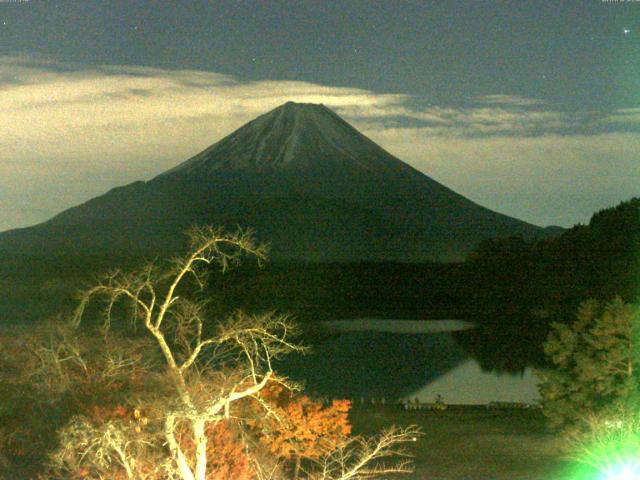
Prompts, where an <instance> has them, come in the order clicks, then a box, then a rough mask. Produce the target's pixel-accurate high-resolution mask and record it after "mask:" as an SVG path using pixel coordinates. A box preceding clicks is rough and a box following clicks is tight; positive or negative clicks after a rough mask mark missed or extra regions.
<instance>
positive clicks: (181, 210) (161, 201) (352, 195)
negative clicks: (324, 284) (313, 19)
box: [0, 102, 545, 261]
mask: <svg viewBox="0 0 640 480" xmlns="http://www.w3.org/2000/svg"><path fill="white" fill-rule="evenodd" d="M202 223H209V224H214V225H225V226H228V227H234V226H236V225H240V226H243V227H253V228H255V229H256V231H257V233H258V236H259V237H260V238H261V239H263V240H265V241H269V242H270V243H271V244H272V251H271V257H272V258H274V259H279V260H280V259H282V260H314V261H326V260H334V261H336V260H337V261H359V260H401V261H420V260H452V259H460V258H462V257H463V256H464V255H465V254H466V253H467V252H468V251H469V250H470V249H471V248H472V247H473V246H475V245H476V244H477V243H478V242H479V241H480V240H482V239H484V238H487V237H493V236H507V235H523V236H525V237H527V238H531V237H537V236H544V235H545V231H544V230H543V229H541V228H539V227H536V226H534V225H531V224H527V223H525V222H521V221H519V220H517V219H514V218H511V217H508V216H505V215H501V214H498V213H496V212H493V211H491V210H488V209H486V208H484V207H481V206H479V205H477V204H475V203H473V202H471V201H470V200H468V199H466V198H464V197H462V196H461V195H458V194H457V193H455V192H453V191H452V190H450V189H448V188H447V187H445V186H443V185H441V184H440V183H438V182H436V181H434V180H432V179H431V178H429V177H427V176H426V175H424V174H422V173H420V172H418V171H417V170H415V169H413V168H412V167H410V166H409V165H407V164H405V163H403V162H402V161H400V160H399V159H397V158H396V157H394V156H393V155H391V154H389V153H388V152H386V151H385V150H383V149H382V148H381V147H379V146H378V145H376V144H375V143H374V142H372V141H371V140H369V139H368V138H367V137H365V136H364V135H362V134H361V133H360V132H358V131H357V130H356V129H354V128H353V127H352V126H351V125H349V124H348V123H347V122H345V121H344V120H343V119H341V118H340V117H339V116H338V115H336V114H335V113H334V112H332V111H331V110H329V109H328V108H326V107H324V106H322V105H313V104H295V103H291V102H289V103H286V104H285V105H283V106H281V107H278V108H276V109H275V110H272V111H271V112H268V113H267V114H265V115H262V116H260V117H258V118H256V119H255V120H253V121H251V122H249V123H248V124H246V125H245V126H243V127H241V128H240V129H238V130H236V131H235V132H233V133H231V134H230V135H229V136H227V137H225V138H223V139H222V140H220V141H219V142H217V143H216V144H214V145H212V146H211V147H209V148H207V149H206V150H204V151H203V152H201V153H199V154H198V155H196V156H194V157H193V158H191V159H189V160H187V161H185V162H183V163H182V164H179V165H178V166H176V167H175V168H173V169H171V170H169V171H167V172H165V173H163V174H161V175H159V176H157V177H155V178H154V179H152V180H150V181H148V182H135V183H133V184H130V185H127V186H124V187H119V188H116V189H113V190H111V191H109V192H108V193H106V194H105V195H102V196H100V197H97V198H94V199H92V200H90V201H88V202H86V203H84V204H82V205H79V206H77V207H74V208H71V209H69V210H66V211H64V212H62V213H61V214H59V215H57V216H55V217H54V218H52V219H51V220H49V221H47V222H44V223H42V224H40V225H36V226H34V227H30V228H26V229H20V230H13V231H9V232H5V233H3V234H0V252H6V253H27V252H30V251H32V252H40V253H46V252H52V253H68V252H74V253H78V252H84V253H98V254H99V253H101V252H105V253H107V252H108V253H117V252H122V253H124V252H126V253H127V254H137V253H144V254H159V253H165V252H170V251H172V250H174V249H176V248H179V247H180V245H181V242H182V236H181V235H180V232H181V231H182V230H184V229H186V228H188V227H189V226H190V225H193V224H202Z"/></svg>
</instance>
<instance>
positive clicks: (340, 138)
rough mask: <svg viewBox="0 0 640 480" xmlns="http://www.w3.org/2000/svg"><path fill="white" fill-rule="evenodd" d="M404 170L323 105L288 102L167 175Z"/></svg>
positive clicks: (392, 158)
mask: <svg viewBox="0 0 640 480" xmlns="http://www.w3.org/2000/svg"><path fill="white" fill-rule="evenodd" d="M403 166H405V164H403V163H402V162H400V161H399V160H397V159H396V158H394V157H392V156H391V155H390V154H389V153H387V152H386V151H385V150H383V149H382V148H381V147H379V146H378V145H377V144H375V143H374V142H372V141H371V140H369V139H368V138H367V137H365V136H364V135H362V134H361V133H360V132H358V131H357V130H356V129H355V128H353V127H352V126H351V125H349V124H348V123H347V122H345V121H344V120H343V119H342V118H340V117H339V116H338V115H336V114H335V113H334V112H333V111H331V110H330V109H328V108H327V107H325V106H324V105H322V104H313V103H294V102H287V103H285V104H284V105H281V106H280V107H278V108H276V109H274V110H271V111H270V112H268V113H266V114H264V115H261V116H259V117H258V118H256V119H255V120H252V121H251V122H249V123H247V124H246V125H244V126H243V127H241V128H239V129H238V130H236V131H235V132H233V133H232V134H230V135H228V136H227V137H225V138H223V139H222V140H220V141H219V142H217V143H215V144H213V145H212V146H210V147H209V148H207V149H206V150H204V151H202V152H200V153H199V154H197V155H196V156H194V157H193V158H190V159H189V160H187V161H186V162H184V163H182V164H180V165H178V166H177V167H175V168H174V169H172V170H169V171H168V172H166V174H172V173H178V172H179V173H182V174H194V175H206V174H207V173H212V172H215V171H218V170H247V171H269V170H275V169H288V170H298V171H300V170H309V169H311V170H314V171H317V170H326V169H333V170H339V169H341V168H346V169H349V170H352V169H364V170H371V169H378V170H382V171H389V170H392V171H393V170H397V169H398V168H403Z"/></svg>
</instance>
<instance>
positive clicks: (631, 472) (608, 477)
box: [602, 459, 640, 480]
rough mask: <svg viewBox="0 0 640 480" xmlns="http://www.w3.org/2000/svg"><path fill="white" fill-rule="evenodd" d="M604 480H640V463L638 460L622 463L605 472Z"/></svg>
mask: <svg viewBox="0 0 640 480" xmlns="http://www.w3.org/2000/svg"><path fill="white" fill-rule="evenodd" d="M602 480H640V463H639V462H638V460H636V459H634V460H628V461H626V462H621V463H619V464H617V465H615V466H614V467H612V468H611V469H609V471H607V472H604V476H602Z"/></svg>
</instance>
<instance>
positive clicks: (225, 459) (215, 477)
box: [180, 421, 254, 480]
mask: <svg viewBox="0 0 640 480" xmlns="http://www.w3.org/2000/svg"><path fill="white" fill-rule="evenodd" d="M185 433H186V432H185ZM206 433H207V475H206V479H207V480H252V479H253V478H254V474H253V471H252V469H251V465H250V462H249V457H248V455H247V453H246V451H245V445H244V443H243V441H242V439H241V438H239V435H238V434H237V432H235V431H234V429H233V426H232V425H231V424H230V423H229V422H227V421H223V422H219V423H211V424H209V425H208V426H207V429H206ZM180 445H181V447H182V449H183V451H184V452H185V454H186V456H187V458H193V457H194V454H195V446H194V444H193V439H192V437H191V436H190V435H188V434H184V435H181V436H180Z"/></svg>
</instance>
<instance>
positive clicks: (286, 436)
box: [260, 383, 351, 460]
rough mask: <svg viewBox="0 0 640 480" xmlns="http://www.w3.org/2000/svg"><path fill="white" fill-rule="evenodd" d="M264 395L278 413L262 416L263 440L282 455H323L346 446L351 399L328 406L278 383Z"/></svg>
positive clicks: (261, 438)
mask: <svg viewBox="0 0 640 480" xmlns="http://www.w3.org/2000/svg"><path fill="white" fill-rule="evenodd" d="M261 395H262V397H263V399H264V400H266V401H267V402H268V403H269V405H270V408H272V409H273V413H274V414H275V415H270V416H267V417H266V418H263V419H261V421H260V426H261V435H260V440H261V442H262V443H263V444H265V445H266V446H267V447H268V448H269V450H270V451H271V452H272V453H273V454H275V455H276V456H278V457H280V458H285V459H288V460H290V459H294V458H296V457H297V458H310V459H317V458H320V457H321V456H322V455H324V454H326V453H328V452H331V451H333V450H335V449H336V448H337V447H339V446H340V445H342V444H343V443H344V442H345V440H346V439H347V437H348V436H349V434H350V433H351V424H350V423H349V419H348V414H349V409H350V408H351V402H350V401H349V400H334V401H333V402H332V403H331V405H329V406H326V407H325V406H323V405H322V403H321V402H318V401H314V400H312V399H311V398H309V397H308V396H306V395H294V394H293V393H292V392H291V391H289V390H287V389H285V388H284V387H282V386H281V385H280V384H275V383H273V384H271V385H269V386H268V387H267V388H265V389H263V390H262V392H261Z"/></svg>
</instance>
